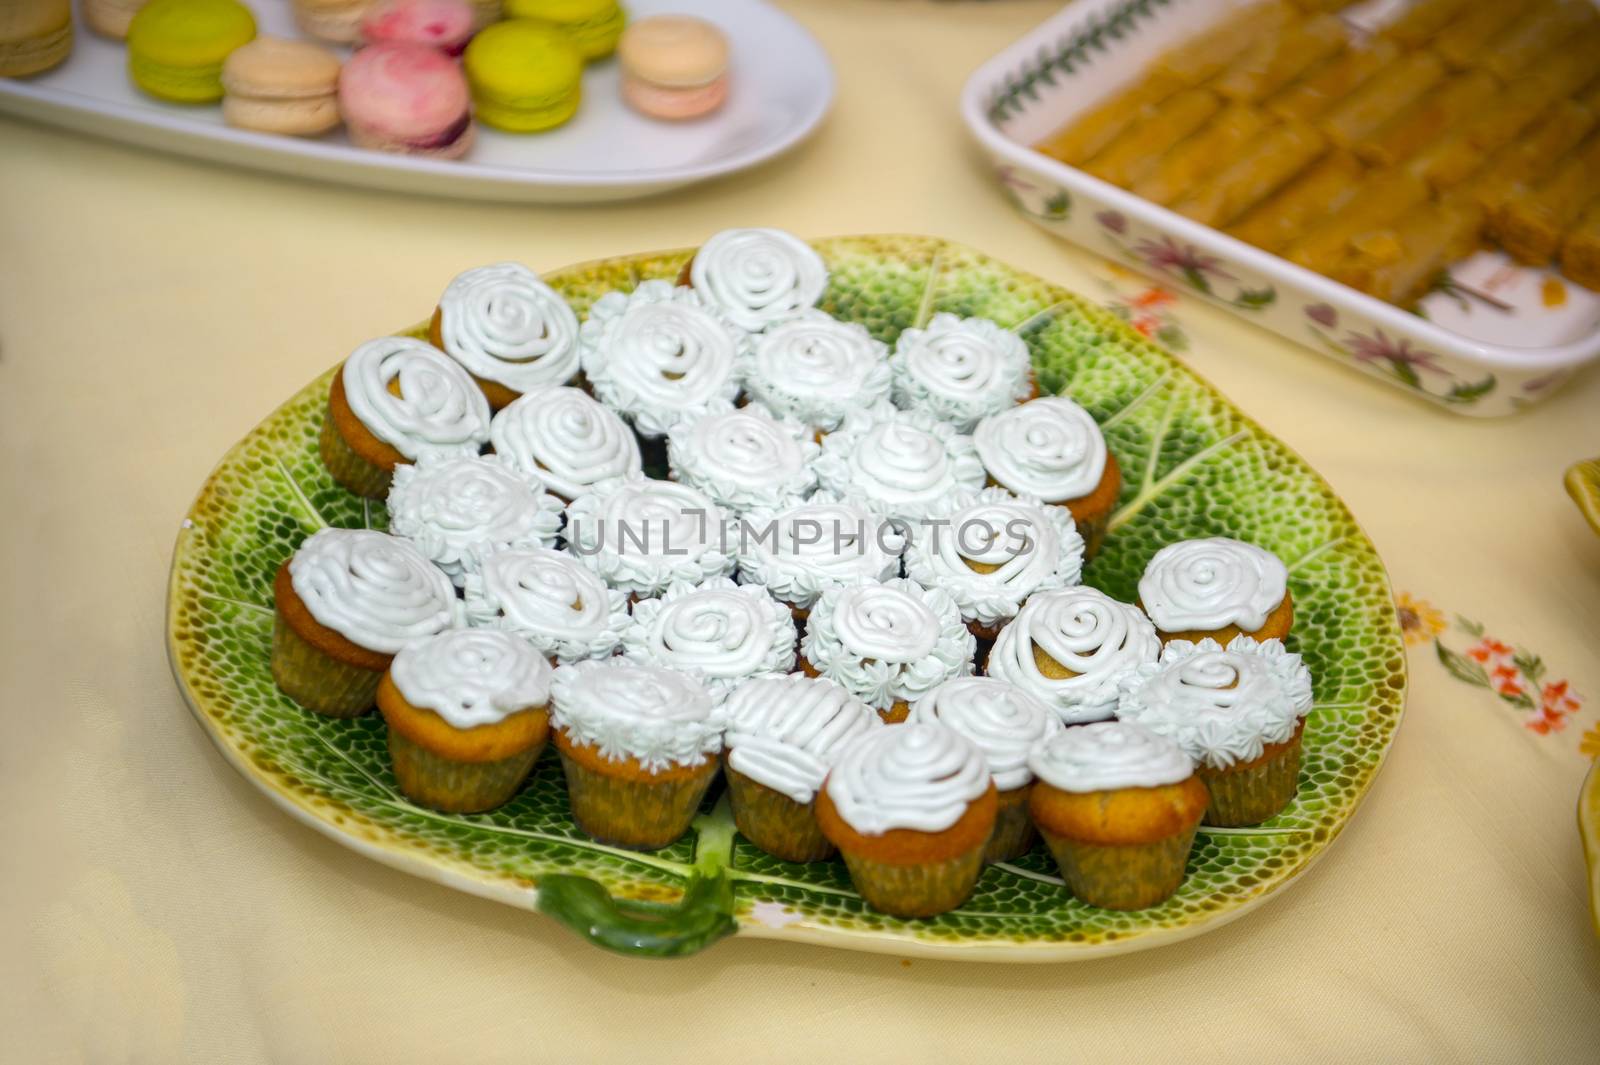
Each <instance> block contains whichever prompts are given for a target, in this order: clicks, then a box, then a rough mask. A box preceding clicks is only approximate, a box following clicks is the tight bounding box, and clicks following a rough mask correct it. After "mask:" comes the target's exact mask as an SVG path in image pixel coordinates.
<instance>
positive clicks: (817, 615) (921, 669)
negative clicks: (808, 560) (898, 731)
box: [801, 577, 977, 710]
mask: <svg viewBox="0 0 1600 1065" xmlns="http://www.w3.org/2000/svg"><path fill="white" fill-rule="evenodd" d="M976 647H977V641H976V640H974V639H973V637H972V633H970V632H968V631H967V627H966V625H965V624H963V623H962V621H961V611H960V610H958V609H957V608H956V604H955V600H953V599H951V598H950V593H948V592H946V591H944V590H942V589H939V588H923V587H922V586H921V585H919V584H917V583H915V582H913V581H908V580H906V579H905V578H904V577H896V578H895V579H894V580H891V581H885V582H883V583H882V584H853V585H848V586H846V587H843V588H830V589H829V590H827V591H825V592H823V593H822V595H821V597H820V598H818V600H817V602H816V605H815V606H813V607H812V608H811V616H810V617H808V618H807V619H806V635H805V639H804V640H803V641H802V643H801V653H802V654H803V655H804V656H805V658H806V661H808V662H810V663H811V665H812V667H813V668H814V669H816V671H817V672H818V673H820V674H821V675H823V676H824V677H827V678H828V679H830V680H834V681H838V682H839V683H840V684H842V685H844V686H845V687H846V688H848V689H849V690H850V691H851V692H852V693H853V694H855V695H857V696H859V697H860V698H861V699H862V700H863V701H865V702H867V703H869V704H870V705H872V706H873V707H875V708H877V709H879V710H888V709H889V708H891V707H892V706H894V704H895V703H896V702H899V701H904V702H911V701H913V700H915V699H916V698H917V697H919V696H921V695H922V694H923V693H925V692H927V691H929V690H930V689H932V688H934V687H935V686H937V685H939V684H942V683H943V682H945V681H947V680H949V679H950V678H951V677H964V676H966V675H967V674H969V673H971V672H972V656H973V653H974V651H975V650H976Z"/></svg>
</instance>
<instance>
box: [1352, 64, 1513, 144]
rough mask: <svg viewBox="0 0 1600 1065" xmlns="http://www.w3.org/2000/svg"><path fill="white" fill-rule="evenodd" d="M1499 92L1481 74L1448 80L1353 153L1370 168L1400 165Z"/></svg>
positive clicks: (1497, 84) (1384, 126) (1480, 107)
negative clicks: (1370, 166)
mask: <svg viewBox="0 0 1600 1065" xmlns="http://www.w3.org/2000/svg"><path fill="white" fill-rule="evenodd" d="M1498 92H1500V83H1499V82H1497V81H1495V80H1494V79H1493V78H1491V77H1490V76H1489V75H1488V74H1485V73H1483V72H1482V71H1475V72H1473V73H1471V74H1463V75H1461V76H1460V77H1457V78H1451V79H1450V80H1449V81H1447V82H1445V83H1444V84H1443V85H1441V86H1440V87H1439V89H1438V90H1437V91H1436V92H1431V93H1428V94H1427V95H1426V96H1425V97H1423V98H1422V99H1421V100H1419V101H1418V102H1417V103H1416V104H1414V105H1413V106H1412V107H1411V108H1410V109H1409V110H1407V111H1404V112H1402V113H1400V114H1398V115H1396V116H1395V117H1394V118H1392V119H1390V120H1389V121H1388V122H1386V123H1384V124H1383V126H1382V128H1380V129H1379V130H1378V131H1377V133H1375V134H1374V135H1373V137H1372V139H1371V140H1369V141H1365V142H1363V143H1361V144H1359V145H1357V146H1356V154H1357V155H1359V156H1360V157H1361V160H1362V162H1365V163H1368V164H1370V165H1372V166H1396V165H1398V164H1400V163H1403V162H1405V161H1406V160H1407V159H1409V158H1411V157H1412V156H1413V155H1416V154H1417V153H1418V152H1420V151H1421V150H1422V149H1423V148H1426V147H1428V146H1429V145H1430V144H1432V143H1434V142H1435V141H1437V140H1439V139H1440V138H1442V137H1444V136H1445V134H1446V133H1447V132H1448V131H1449V130H1451V129H1453V128H1455V127H1456V126H1457V125H1459V124H1460V123H1461V122H1462V121H1464V120H1465V119H1467V118H1469V117H1470V116H1472V115H1474V114H1477V113H1479V112H1480V111H1482V110H1483V109H1484V107H1485V105H1487V104H1488V103H1489V102H1490V100H1492V99H1493V98H1494V96H1495V94H1496V93H1498Z"/></svg>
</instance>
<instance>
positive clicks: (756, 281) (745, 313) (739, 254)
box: [678, 229, 828, 333]
mask: <svg viewBox="0 0 1600 1065" xmlns="http://www.w3.org/2000/svg"><path fill="white" fill-rule="evenodd" d="M678 280H679V284H684V285H689V286H691V287H692V288H693V289H694V290H695V291H696V292H697V293H699V294H700V296H701V298H703V299H704V300H705V301H706V302H707V303H709V304H711V305H712V306H714V307H716V308H717V309H718V310H720V311H722V313H723V314H725V315H727V316H728V319H729V320H730V321H731V322H733V324H734V325H737V326H738V327H739V328H740V329H743V330H745V331H747V332H751V333H759V332H761V331H762V330H763V329H767V328H769V327H770V326H773V325H775V324H777V323H779V322H782V321H785V320H787V319H789V318H792V317H794V316H795V315H797V314H800V313H801V312H803V311H805V310H807V309H809V308H811V307H814V306H816V303H817V300H819V299H821V298H822V292H823V290H824V289H826V288H827V287H828V267H827V265H826V264H825V263H823V261H822V256H820V255H818V254H817V253H816V251H815V250H814V249H813V248H812V247H811V245H809V244H807V243H806V242H805V241H803V240H801V239H800V238H799V237H797V236H795V235H794V234H792V233H786V232H784V231H783V230H781V229H724V230H723V231H722V232H720V233H718V234H716V235H715V236H713V237H712V238H711V239H710V240H708V241H706V242H705V243H704V244H702V245H701V246H700V249H699V250H698V251H696V252H695V253H694V258H693V259H691V260H690V261H689V265H688V266H686V267H684V270H683V276H682V277H680V278H679V279H678Z"/></svg>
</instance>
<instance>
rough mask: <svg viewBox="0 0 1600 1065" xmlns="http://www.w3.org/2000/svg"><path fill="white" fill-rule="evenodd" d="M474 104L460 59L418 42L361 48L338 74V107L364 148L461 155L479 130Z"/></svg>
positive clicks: (354, 136) (353, 137) (405, 152)
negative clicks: (472, 103)
mask: <svg viewBox="0 0 1600 1065" xmlns="http://www.w3.org/2000/svg"><path fill="white" fill-rule="evenodd" d="M470 103H471V95H470V93H469V92H468V90H467V79H466V78H465V77H464V76H463V75H462V73H461V66H460V64H458V63H457V62H456V61H455V60H454V59H451V58H450V57H448V56H446V55H445V54H444V53H443V52H440V51H438V50H436V49H433V48H428V47H426V46H424V45H420V44H375V45H372V46H371V47H369V48H363V49H361V51H359V52H357V53H356V54H355V55H353V56H351V57H350V60H349V62H347V63H345V65H344V69H343V70H342V71H340V73H339V111H340V112H341V113H342V114H343V115H344V121H345V126H346V127H347V128H348V130H349V133H350V140H351V141H353V142H354V143H355V144H357V145H359V146H360V147H363V148H376V149H378V150H380V151H385V152H396V153H399V154H402V155H430V156H436V157H438V158H443V159H459V158H460V157H461V156H462V155H465V154H466V151H467V149H468V148H470V147H471V146H472V141H473V136H474V132H475V131H474V127H473V123H472V111H471V109H470Z"/></svg>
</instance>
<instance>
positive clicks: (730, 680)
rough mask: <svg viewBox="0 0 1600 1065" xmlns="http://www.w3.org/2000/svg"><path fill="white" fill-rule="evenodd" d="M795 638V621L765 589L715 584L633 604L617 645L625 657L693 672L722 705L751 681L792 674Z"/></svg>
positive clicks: (684, 587) (728, 581)
mask: <svg viewBox="0 0 1600 1065" xmlns="http://www.w3.org/2000/svg"><path fill="white" fill-rule="evenodd" d="M796 638H797V637H796V634H795V627H794V616H793V615H792V614H790V613H789V610H788V608H787V607H785V606H784V605H783V604H782V603H779V602H778V601H777V600H775V599H773V598H772V596H770V595H768V594H767V592H766V589H764V588H762V587H761V586H760V585H755V584H735V583H734V582H733V580H732V578H729V577H713V578H711V579H709V580H706V581H703V582H701V583H700V584H698V585H696V584H691V583H689V582H687V581H680V582H677V583H675V584H673V585H672V587H670V588H668V589H667V591H666V594H665V595H663V596H662V597H661V598H659V599H641V600H639V601H638V602H637V603H635V604H634V605H633V623H632V624H631V625H629V626H628V628H627V630H626V632H624V633H623V638H622V645H623V653H624V654H626V655H628V656H629V657H630V658H636V659H639V660H640V661H644V662H651V663H654V664H655V665H658V666H670V667H672V668H673V669H685V670H694V671H697V672H698V673H699V674H700V675H701V678H702V679H703V680H704V681H705V684H706V688H707V690H709V691H710V692H711V697H712V698H713V699H721V698H723V697H725V696H726V695H727V694H728V693H729V692H730V691H732V690H733V689H734V688H735V687H737V686H738V685H739V684H740V683H741V682H743V681H745V680H748V679H749V678H750V677H754V676H758V675H760V674H764V673H787V672H788V671H789V670H791V669H793V668H794V645H795V640H796Z"/></svg>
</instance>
